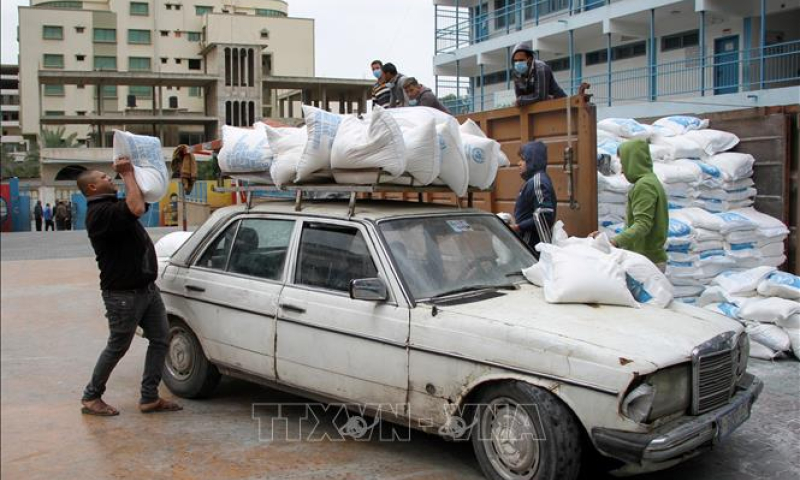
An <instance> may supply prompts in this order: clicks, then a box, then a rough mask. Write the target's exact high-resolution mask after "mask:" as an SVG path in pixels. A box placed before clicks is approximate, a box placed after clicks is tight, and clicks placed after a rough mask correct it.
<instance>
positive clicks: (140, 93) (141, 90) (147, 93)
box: [128, 85, 153, 98]
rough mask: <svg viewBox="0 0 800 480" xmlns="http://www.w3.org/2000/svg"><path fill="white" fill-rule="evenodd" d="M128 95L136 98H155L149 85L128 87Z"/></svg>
mask: <svg viewBox="0 0 800 480" xmlns="http://www.w3.org/2000/svg"><path fill="white" fill-rule="evenodd" d="M128 95H134V96H135V97H136V98H153V89H152V87H149V86H147V85H131V86H130V87H128Z"/></svg>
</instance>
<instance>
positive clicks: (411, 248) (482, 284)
mask: <svg viewBox="0 0 800 480" xmlns="http://www.w3.org/2000/svg"><path fill="white" fill-rule="evenodd" d="M379 228H380V230H381V232H382V233H383V236H384V238H385V239H386V243H387V245H388V247H389V250H390V251H391V254H392V258H393V259H394V263H395V265H396V266H397V268H398V269H399V270H400V274H401V275H402V277H403V279H404V280H405V283H406V285H407V286H408V288H409V289H410V290H411V294H412V295H413V297H414V298H415V299H416V300H417V301H422V300H427V299H431V298H434V297H437V296H442V295H447V294H449V293H456V292H464V291H470V290H474V289H480V288H491V287H503V286H508V285H509V284H512V283H514V282H518V281H520V280H522V275H521V273H520V271H521V270H522V269H523V268H527V267H530V266H531V265H533V264H534V263H536V258H535V257H534V256H533V254H532V253H531V252H530V250H528V249H527V248H526V247H525V245H524V244H523V243H522V242H521V241H520V240H519V239H518V238H517V237H516V235H514V233H512V232H511V231H510V230H509V229H508V228H507V227H506V226H505V225H503V223H502V222H501V221H500V219H499V218H497V217H496V216H494V215H488V214H487V215H447V216H435V217H420V218H407V219H402V220H386V221H383V222H381V223H380V224H379Z"/></svg>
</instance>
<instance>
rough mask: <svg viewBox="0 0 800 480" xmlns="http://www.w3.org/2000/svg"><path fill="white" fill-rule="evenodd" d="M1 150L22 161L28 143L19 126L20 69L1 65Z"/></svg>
mask: <svg viewBox="0 0 800 480" xmlns="http://www.w3.org/2000/svg"><path fill="white" fill-rule="evenodd" d="M0 117H1V118H0V148H2V150H3V151H4V152H5V153H8V154H12V155H15V154H16V156H17V160H22V158H23V157H24V152H25V151H26V150H27V143H26V141H25V139H24V138H23V137H22V130H21V129H20V124H19V67H18V66H17V65H0Z"/></svg>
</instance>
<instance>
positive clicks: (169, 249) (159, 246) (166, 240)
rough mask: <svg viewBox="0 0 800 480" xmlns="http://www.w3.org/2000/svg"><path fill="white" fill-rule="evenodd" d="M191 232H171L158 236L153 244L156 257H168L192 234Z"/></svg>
mask: <svg viewBox="0 0 800 480" xmlns="http://www.w3.org/2000/svg"><path fill="white" fill-rule="evenodd" d="M192 233H193V232H171V233H168V234H166V235H164V236H163V237H161V238H159V239H158V241H157V242H156V244H155V248H156V257H157V258H159V259H168V258H169V257H171V256H172V255H173V254H174V253H175V252H176V251H178V249H179V248H180V247H181V245H183V243H184V242H186V240H187V239H188V238H189V237H191V236H192Z"/></svg>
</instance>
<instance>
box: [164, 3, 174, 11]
mask: <svg viewBox="0 0 800 480" xmlns="http://www.w3.org/2000/svg"><path fill="white" fill-rule="evenodd" d="M164 6H165V7H167V10H172V4H171V3H165V4H164Z"/></svg>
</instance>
